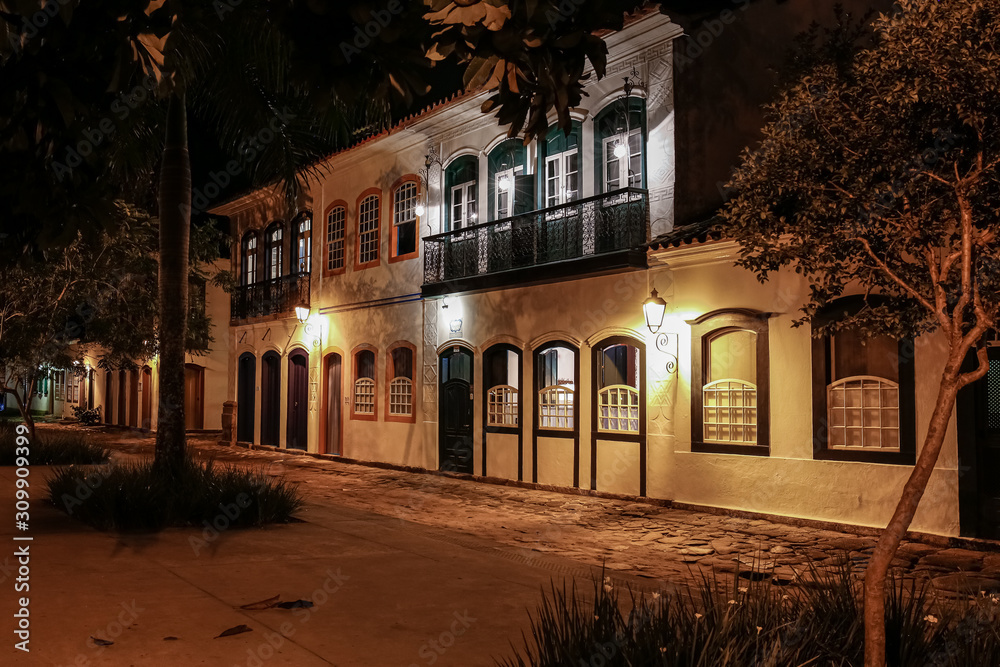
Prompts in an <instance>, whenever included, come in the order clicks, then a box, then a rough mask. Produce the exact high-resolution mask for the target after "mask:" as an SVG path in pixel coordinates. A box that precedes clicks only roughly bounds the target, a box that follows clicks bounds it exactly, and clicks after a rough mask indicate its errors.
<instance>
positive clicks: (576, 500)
mask: <svg viewBox="0 0 1000 667" xmlns="http://www.w3.org/2000/svg"><path fill="white" fill-rule="evenodd" d="M60 428H67V427H65V426H63V427H60ZM93 433H94V435H95V437H96V439H97V440H99V441H100V442H101V444H105V445H107V446H109V447H111V448H113V449H114V450H115V451H116V456H118V457H134V456H140V455H142V456H146V455H149V454H151V451H152V445H153V440H152V437H151V436H148V435H145V436H144V435H141V434H137V433H134V432H125V431H119V430H113V429H112V430H95V431H93ZM189 444H190V446H191V449H192V451H194V452H195V453H196V455H197V456H198V457H200V458H214V459H215V460H216V461H219V462H223V461H224V462H234V463H245V464H254V465H258V466H264V467H265V469H266V472H267V474H269V475H272V476H280V477H283V478H285V479H286V480H288V481H290V482H292V483H295V484H297V485H298V486H299V488H300V489H301V490H302V492H303V493H304V494H305V496H306V498H307V499H308V500H309V501H310V502H318V503H324V501H327V500H328V501H330V502H331V503H332V504H336V505H341V506H347V507H352V508H356V509H361V510H366V511H370V512H375V513H378V514H382V515H385V516H392V517H397V518H399V519H401V520H405V521H409V522H414V523H418V524H424V525H428V526H435V527H440V528H446V529H449V530H452V531H456V532H459V533H467V534H470V535H474V536H476V537H478V538H485V539H488V540H490V541H492V542H495V543H497V544H498V545H502V546H503V547H506V548H507V549H508V551H510V552H511V553H513V554H515V555H517V556H519V557H520V558H522V559H526V560H529V561H530V560H531V559H532V558H539V557H541V556H542V555H545V554H552V555H558V556H562V557H564V558H568V559H570V560H573V561H575V562H578V563H581V564H583V565H588V566H593V565H597V566H601V565H603V566H604V567H606V568H608V569H609V570H614V571H618V572H620V573H621V574H623V575H634V576H636V577H640V578H643V579H651V580H657V581H660V582H673V583H675V584H680V583H684V582H688V583H690V582H692V581H696V580H700V578H701V576H702V575H701V573H702V572H710V571H712V570H714V571H715V572H717V573H725V574H728V575H729V576H732V574H734V573H736V572H740V576H742V577H745V578H751V577H755V578H763V577H771V578H772V581H773V582H774V583H775V584H778V585H788V584H796V583H805V584H808V583H809V582H810V581H811V576H810V566H815V568H816V570H817V571H823V570H829V569H833V568H839V567H841V566H842V565H844V564H846V563H847V562H850V564H851V566H852V568H853V570H854V571H855V572H857V573H861V572H863V570H864V567H865V565H866V563H867V559H868V557H869V555H870V553H871V551H872V549H873V547H874V545H875V538H874V537H871V536H866V535H858V534H851V533H848V532H838V531H833V530H823V529H819V528H816V527H812V526H801V525H791V524H785V523H776V522H773V521H768V520H763V519H746V518H738V517H736V516H726V515H716V514H709V513H705V512H697V511H690V510H684V509H678V508H669V507H662V506H658V505H654V504H646V503H636V502H627V501H624V500H618V499H610V498H602V497H593V496H585V495H573V494H565V493H557V492H552V491H543V490H537V489H525V488H519V487H512V486H501V485H494V484H488V483H482V482H477V481H471V480H468V479H458V478H454V477H451V476H442V475H434V474H420V473H412V472H404V471H398V470H391V469H383V468H375V467H369V466H364V465H358V464H351V463H345V462H340V461H335V460H325V459H319V458H314V457H310V456H303V455H299V454H289V453H286V452H281V451H269V450H253V451H251V450H246V449H242V448H230V447H223V446H219V445H218V444H215V438H214V436H207V435H206V436H194V437H191V438H190V441H189ZM308 511H309V510H308V506H307V507H306V509H305V510H304V514H303V518H304V519H305V520H307V521H308V518H309V517H308ZM930 541H932V542H934V543H933V544H931V543H925V542H919V541H906V542H904V543H903V544H902V545H901V547H900V549H899V553H898V555H897V557H896V560H895V562H894V565H895V566H896V567H897V568H898V569H899V570H901V571H903V572H905V573H907V574H908V575H910V576H913V577H915V578H918V579H921V580H925V581H929V582H930V583H931V585H932V586H933V587H934V589H936V590H938V591H940V592H942V593H945V594H954V593H960V592H966V593H973V594H976V593H979V592H983V593H989V594H993V593H1000V543H993V542H981V541H980V542H977V543H970V544H969V545H966V546H972V547H974V548H956V547H953V546H949V542H955V541H950V540H947V539H946V538H934V539H932V540H930ZM994 549H995V551H993V550H994ZM650 584H653V582H650ZM653 585H655V584H653Z"/></svg>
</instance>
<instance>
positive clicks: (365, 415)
mask: <svg viewBox="0 0 1000 667" xmlns="http://www.w3.org/2000/svg"><path fill="white" fill-rule="evenodd" d="M376 408H377V397H376V394H375V350H374V349H372V348H367V347H366V348H363V349H360V350H357V351H356V352H355V353H354V403H353V405H352V406H351V417H352V418H354V419H367V420H374V419H376V418H377V412H376Z"/></svg>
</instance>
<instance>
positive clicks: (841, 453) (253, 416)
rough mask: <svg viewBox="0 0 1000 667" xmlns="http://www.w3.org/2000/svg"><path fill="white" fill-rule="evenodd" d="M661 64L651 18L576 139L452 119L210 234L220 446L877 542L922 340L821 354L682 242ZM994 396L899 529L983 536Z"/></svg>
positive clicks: (787, 284)
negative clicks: (875, 529)
mask: <svg viewBox="0 0 1000 667" xmlns="http://www.w3.org/2000/svg"><path fill="white" fill-rule="evenodd" d="M736 4H740V3H736ZM736 9H738V8H736ZM680 39H682V30H681V28H680V27H679V26H677V25H676V24H674V23H672V22H671V21H670V20H668V19H667V18H666V17H664V16H662V15H660V14H658V13H649V14H645V15H642V16H638V17H636V18H635V19H634V20H632V21H631V22H629V23H627V25H626V27H625V28H624V29H623V30H622V31H620V32H618V33H615V34H613V35H610V36H609V37H607V42H608V46H609V50H610V56H609V61H608V74H607V76H606V77H604V78H603V79H602V80H601V81H594V80H593V77H592V80H591V83H590V85H589V86H588V87H587V93H588V96H587V97H585V98H584V106H582V107H581V108H578V109H574V110H572V112H571V115H572V119H573V125H572V128H571V131H570V132H569V133H565V132H562V131H560V130H558V129H556V128H554V127H553V130H552V131H550V132H549V134H548V136H547V137H546V138H545V139H543V140H537V141H532V142H528V143H525V142H524V141H522V140H520V139H509V138H507V137H506V136H505V135H504V134H503V132H502V130H501V129H499V128H498V127H497V126H496V121H495V120H494V119H493V118H492V117H489V116H486V115H483V114H482V113H481V111H480V106H481V104H482V102H483V100H484V99H485V96H484V95H462V96H458V97H456V98H454V99H452V100H449V101H446V102H443V103H441V104H439V105H437V106H435V107H432V108H430V109H427V110H425V111H423V112H421V113H419V114H416V115H414V116H413V117H410V118H408V119H406V120H404V121H402V122H401V123H399V124H398V125H396V126H395V127H393V128H392V129H391V130H390V131H387V132H385V133H383V134H381V135H378V136H376V137H373V138H371V139H368V140H366V141H364V142H361V143H360V144H358V145H356V146H354V147H352V148H350V149H348V150H344V151H342V152H340V153H337V154H335V155H332V156H330V157H329V158H328V159H327V160H326V161H325V163H324V164H323V165H321V175H319V176H317V177H314V178H311V180H310V181H309V183H308V188H307V190H306V193H305V194H304V196H303V200H302V201H301V202H300V207H299V211H298V212H296V213H295V214H294V215H288V214H287V211H286V209H285V205H284V203H283V199H282V197H281V195H280V193H278V192H276V191H273V190H263V191H259V192H255V193H252V194H250V195H247V196H244V197H241V198H239V199H237V200H235V201H232V202H229V203H227V204H225V205H222V206H219V207H218V208H216V209H215V210H214V212H215V213H217V214H221V215H225V216H228V217H229V219H230V226H231V229H233V231H234V240H233V243H234V250H233V253H232V258H233V271H234V272H235V273H236V274H237V275H238V276H239V281H238V282H239V287H238V288H237V289H236V291H235V292H234V293H233V295H232V307H231V320H230V328H229V344H230V347H229V357H228V366H227V376H226V388H227V389H226V393H225V397H226V399H227V400H229V401H232V402H233V403H234V404H235V407H234V416H235V427H234V429H233V433H232V438H233V440H235V441H236V442H240V443H244V444H250V443H252V444H257V445H268V446H274V447H279V448H289V449H299V450H305V451H309V452H315V453H324V454H331V455H339V456H343V457H347V458H352V459H361V460H369V461H380V462H387V463H392V464H398V465H406V466H416V467H420V468H426V469H432V470H439V469H440V470H450V471H456V472H463V473H469V474H474V475H480V476H485V477H498V478H505V479H511V480H521V481H529V482H536V483H539V484H547V485H553V486H558V487H567V488H581V489H591V490H595V491H600V492H607V493H614V494H624V495H630V496H646V497H651V498H662V499H669V500H673V501H676V502H682V503H687V504H691V505H699V506H712V507H720V508H730V509H737V510H746V511H752V512H759V513H763V514H775V515H785V516H794V517H801V518H804V519H811V520H819V521H830V522H838V523H848V524H858V525H866V526H884V525H885V523H886V522H887V520H888V518H889V517H890V515H891V513H892V510H893V508H894V507H895V503H896V500H897V499H898V495H899V492H900V490H901V488H902V485H903V483H904V481H905V479H906V477H907V475H908V474H909V471H910V468H911V466H912V464H913V461H914V460H915V455H916V451H917V448H918V447H919V443H920V442H921V439H922V437H923V435H924V433H925V432H926V429H927V422H928V419H929V417H930V414H931V410H932V407H933V402H934V397H935V394H936V389H937V382H938V377H939V375H940V362H939V361H938V360H939V359H940V358H941V357H940V350H941V349H942V348H941V341H940V340H939V339H938V338H937V337H936V336H935V335H929V336H924V337H922V338H921V339H919V340H917V341H893V340H881V339H876V340H874V341H869V342H867V343H862V341H860V340H859V339H858V338H857V337H852V335H851V334H850V333H849V332H846V333H843V334H839V335H838V336H837V337H836V339H830V340H823V339H814V338H813V337H812V336H811V332H810V331H809V327H799V328H795V327H793V326H792V322H793V321H794V320H795V319H797V317H798V315H799V308H800V307H801V305H802V304H803V303H804V300H805V299H806V296H807V293H808V285H807V284H804V283H803V282H802V280H801V278H800V277H799V276H798V275H796V274H795V273H794V272H787V273H781V274H779V275H777V276H775V277H774V278H773V279H772V280H771V281H770V282H768V283H766V284H763V285H762V284H760V283H758V282H757V281H756V279H755V278H754V276H752V275H751V274H749V273H747V272H745V271H743V270H742V269H739V268H736V267H735V266H734V261H735V259H736V258H737V248H736V246H735V245H734V244H732V243H731V242H729V241H727V240H725V239H722V238H717V237H715V236H713V235H712V232H711V230H710V226H709V225H705V224H699V223H696V222H692V221H691V220H688V219H686V218H685V219H678V218H677V211H678V208H679V207H678V198H679V197H682V196H684V194H683V192H678V190H677V188H676V184H677V183H678V178H677V175H676V172H675V168H676V165H677V164H689V163H691V162H692V156H690V155H686V156H683V159H679V158H678V155H677V145H678V144H677V131H676V128H675V118H677V117H685V118H688V117H690V113H689V112H684V113H678V111H679V110H678V108H677V107H678V106H681V107H683V105H684V104H685V101H684V100H675V95H674V81H675V73H676V71H677V63H678V62H679V61H678V57H677V54H678V53H680V52H681V49H680V48H679V44H680V42H679V41H678V40H680ZM687 76H690V74H689V73H688V74H687ZM623 82H624V83H625V85H624V86H623V85H622V84H623ZM553 123H554V119H553ZM683 180H685V181H690V180H691V176H690V175H689V174H686V175H685V176H684V179H683ZM702 189H704V188H702ZM654 289H655V290H656V292H657V293H658V294H659V295H660V296H661V297H662V298H663V299H664V300H665V301H666V307H665V316H664V317H663V320H662V322H659V321H657V322H653V323H651V324H647V321H646V318H645V317H644V312H643V304H644V302H646V301H647V299H649V298H650V296H651V291H652V290H654ZM859 292H863V290H859ZM838 307H841V308H854V307H857V303H856V299H852V298H848V299H845V300H844V301H843V302H842V303H841V304H839V305H838ZM833 314H834V313H831V314H830V315H831V316H833ZM991 377H992V375H991ZM994 380H995V378H994ZM989 391H990V390H989V385H988V383H987V382H984V383H981V386H979V387H977V388H975V392H979V393H977V394H976V396H977V397H979V398H975V399H972V398H969V399H968V400H967V401H966V402H965V403H964V405H965V407H964V408H962V410H964V411H965V412H962V414H961V415H959V416H960V417H961V418H960V419H956V420H953V421H952V423H951V430H950V431H949V436H948V441H947V443H946V446H945V449H944V452H943V453H942V456H941V460H940V461H939V463H938V466H937V469H936V470H935V473H934V475H933V477H932V479H931V482H930V486H929V488H928V492H927V496H926V499H925V501H924V503H922V505H921V508H920V511H919V512H918V514H917V516H916V519H915V521H914V524H913V529H914V530H919V531H926V532H930V533H937V534H941V535H959V534H970V535H971V534H975V535H980V536H991V535H992V534H993V532H994V531H995V528H996V525H997V523H998V521H997V512H996V510H995V509H991V508H994V507H995V505H996V503H995V500H994V498H993V497H992V496H991V491H990V490H989V488H990V487H989V483H988V480H987V478H986V477H985V473H983V472H982V471H984V470H985V469H986V468H985V467H984V466H983V465H980V466H979V467H976V466H975V465H973V469H971V470H966V468H967V467H968V466H967V464H966V462H967V461H974V460H976V459H975V456H976V455H977V452H979V457H980V458H979V459H978V460H980V461H983V460H986V457H987V456H988V451H987V445H986V444H985V443H986V440H985V439H984V438H983V437H979V438H978V440H977V436H976V433H977V432H979V431H977V429H976V428H974V426H972V425H971V424H974V423H978V422H976V420H977V419H978V420H979V421H982V422H983V423H986V422H987V421H988V414H989V413H988V410H987V409H986V408H982V406H984V405H986V404H987V403H988V402H989V401H988V400H987V399H991V398H992V394H988V392H989ZM984 392H985V393H984ZM983 396H986V397H987V398H982V397H983ZM969 411H971V412H969ZM977 411H978V412H977ZM970 420H971V421H970ZM963 424H964V425H963ZM960 461H961V463H962V465H961V466H960ZM981 473H982V474H981ZM997 495H1000V494H997Z"/></svg>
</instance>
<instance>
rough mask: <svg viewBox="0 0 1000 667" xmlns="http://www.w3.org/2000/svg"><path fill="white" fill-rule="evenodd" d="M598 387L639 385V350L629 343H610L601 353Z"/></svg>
mask: <svg viewBox="0 0 1000 667" xmlns="http://www.w3.org/2000/svg"><path fill="white" fill-rule="evenodd" d="M599 378H600V382H601V386H600V388H601V389H603V388H605V387H610V386H613V385H628V386H629V387H634V388H638V387H639V350H638V348H635V347H633V346H631V345H612V346H610V347H607V348H605V349H604V350H603V351H602V353H601V368H600V375H599Z"/></svg>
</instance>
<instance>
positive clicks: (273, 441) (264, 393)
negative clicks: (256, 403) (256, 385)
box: [260, 351, 281, 447]
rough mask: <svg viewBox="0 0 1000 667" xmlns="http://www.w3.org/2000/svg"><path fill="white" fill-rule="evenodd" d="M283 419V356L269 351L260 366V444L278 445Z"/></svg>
mask: <svg viewBox="0 0 1000 667" xmlns="http://www.w3.org/2000/svg"><path fill="white" fill-rule="evenodd" d="M280 419H281V357H280V356H279V355H278V353H277V352H273V351H272V352H267V353H265V354H264V356H263V357H262V358H261V367H260V444H262V445H268V446H270V447H277V446H278V444H279V442H278V432H279V429H280V423H279V422H280Z"/></svg>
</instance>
